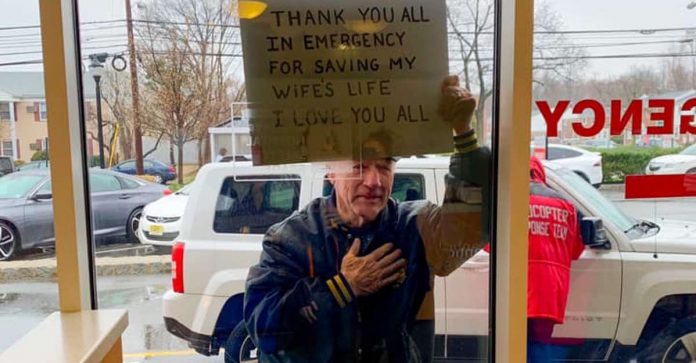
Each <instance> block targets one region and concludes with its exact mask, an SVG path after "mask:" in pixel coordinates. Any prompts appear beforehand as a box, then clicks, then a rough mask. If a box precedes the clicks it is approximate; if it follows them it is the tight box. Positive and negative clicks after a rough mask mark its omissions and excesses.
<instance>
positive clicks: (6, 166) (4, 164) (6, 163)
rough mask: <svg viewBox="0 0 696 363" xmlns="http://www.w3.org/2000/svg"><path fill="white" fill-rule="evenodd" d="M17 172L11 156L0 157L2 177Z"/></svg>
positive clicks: (0, 173) (0, 174)
mask: <svg viewBox="0 0 696 363" xmlns="http://www.w3.org/2000/svg"><path fill="white" fill-rule="evenodd" d="M14 172H15V165H14V161H13V160H12V157H11V156H0V176H3V175H7V174H12V173H14Z"/></svg>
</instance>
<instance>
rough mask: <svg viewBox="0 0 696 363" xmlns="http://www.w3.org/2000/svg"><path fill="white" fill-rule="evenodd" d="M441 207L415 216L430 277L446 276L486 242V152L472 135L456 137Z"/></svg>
mask: <svg viewBox="0 0 696 363" xmlns="http://www.w3.org/2000/svg"><path fill="white" fill-rule="evenodd" d="M454 141H455V153H454V154H453V155H452V157H451V159H450V168H449V174H448V175H447V176H446V179H445V184H446V190H445V197H444V201H443V204H442V206H435V205H429V206H428V207H426V208H424V210H423V211H422V212H421V213H419V215H418V230H419V232H420V234H421V238H422V239H423V243H424V247H425V251H426V257H427V260H428V265H429V267H430V270H431V272H432V273H434V274H435V275H438V276H447V275H449V274H450V273H452V272H453V271H454V270H456V269H457V268H458V267H459V266H461V264H462V263H464V261H466V260H467V259H469V258H471V256H473V255H474V254H475V253H476V252H478V251H479V250H480V249H481V248H482V247H483V246H484V244H486V243H487V242H489V226H490V213H489V210H490V208H489V206H490V181H489V178H490V172H489V171H490V152H489V151H488V150H487V149H485V148H481V147H479V146H478V143H477V141H476V136H475V134H474V133H473V131H472V132H470V133H467V134H465V135H461V136H457V137H455V139H454Z"/></svg>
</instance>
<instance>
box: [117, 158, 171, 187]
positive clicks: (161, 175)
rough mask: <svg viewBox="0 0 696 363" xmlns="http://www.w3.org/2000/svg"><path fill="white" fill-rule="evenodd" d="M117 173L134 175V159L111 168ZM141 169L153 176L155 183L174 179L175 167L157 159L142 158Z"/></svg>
mask: <svg viewBox="0 0 696 363" xmlns="http://www.w3.org/2000/svg"><path fill="white" fill-rule="evenodd" d="M111 170H113V171H118V172H119V173H124V174H129V175H135V160H126V161H124V162H122V163H120V164H117V165H115V166H114V167H112V168H111ZM143 171H144V172H145V174H147V175H152V176H153V177H155V183H158V184H166V183H167V182H168V181H170V180H174V179H176V168H174V166H172V165H167V164H165V163H163V162H161V161H159V160H154V159H145V160H143Z"/></svg>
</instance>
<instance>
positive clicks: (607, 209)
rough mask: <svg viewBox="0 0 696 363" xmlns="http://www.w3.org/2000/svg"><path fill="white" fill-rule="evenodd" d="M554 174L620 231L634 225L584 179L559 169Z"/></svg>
mask: <svg viewBox="0 0 696 363" xmlns="http://www.w3.org/2000/svg"><path fill="white" fill-rule="evenodd" d="M556 173H557V174H558V175H559V176H560V177H561V179H563V181H565V182H566V183H568V185H569V186H570V188H571V189H573V190H575V191H577V192H578V193H579V194H580V195H581V198H582V199H583V200H584V201H586V202H587V203H588V204H590V205H592V207H593V208H594V209H595V210H597V211H600V212H601V213H602V219H605V220H608V221H611V223H612V224H614V225H616V226H617V227H618V228H619V229H621V230H622V231H628V230H629V229H630V228H631V227H632V226H633V225H634V224H635V223H636V220H635V219H634V218H633V217H630V216H628V215H626V214H625V213H624V212H623V211H621V209H619V208H618V207H616V205H614V203H612V202H610V201H609V200H607V199H606V198H605V197H604V196H603V195H602V194H601V193H599V192H598V191H597V189H596V188H595V187H593V186H592V185H590V184H589V183H587V182H586V181H585V179H583V178H581V177H579V176H578V175H577V174H575V173H574V172H573V171H570V170H568V169H559V170H557V171H556ZM628 237H629V238H631V237H637V236H628Z"/></svg>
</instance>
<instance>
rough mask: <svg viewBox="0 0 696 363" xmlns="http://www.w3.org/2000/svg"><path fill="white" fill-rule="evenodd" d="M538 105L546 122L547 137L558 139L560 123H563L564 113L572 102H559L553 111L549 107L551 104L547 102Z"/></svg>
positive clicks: (540, 102) (539, 102) (538, 102)
mask: <svg viewBox="0 0 696 363" xmlns="http://www.w3.org/2000/svg"><path fill="white" fill-rule="evenodd" d="M536 105H537V107H538V108H539V112H541V116H543V117H544V120H546V135H547V136H549V137H557V136H558V122H559V121H561V116H563V113H564V112H565V110H566V109H567V108H568V105H570V101H568V100H562V101H558V103H557V104H556V107H555V108H554V110H553V111H552V110H551V107H549V103H548V102H546V101H537V102H536Z"/></svg>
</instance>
